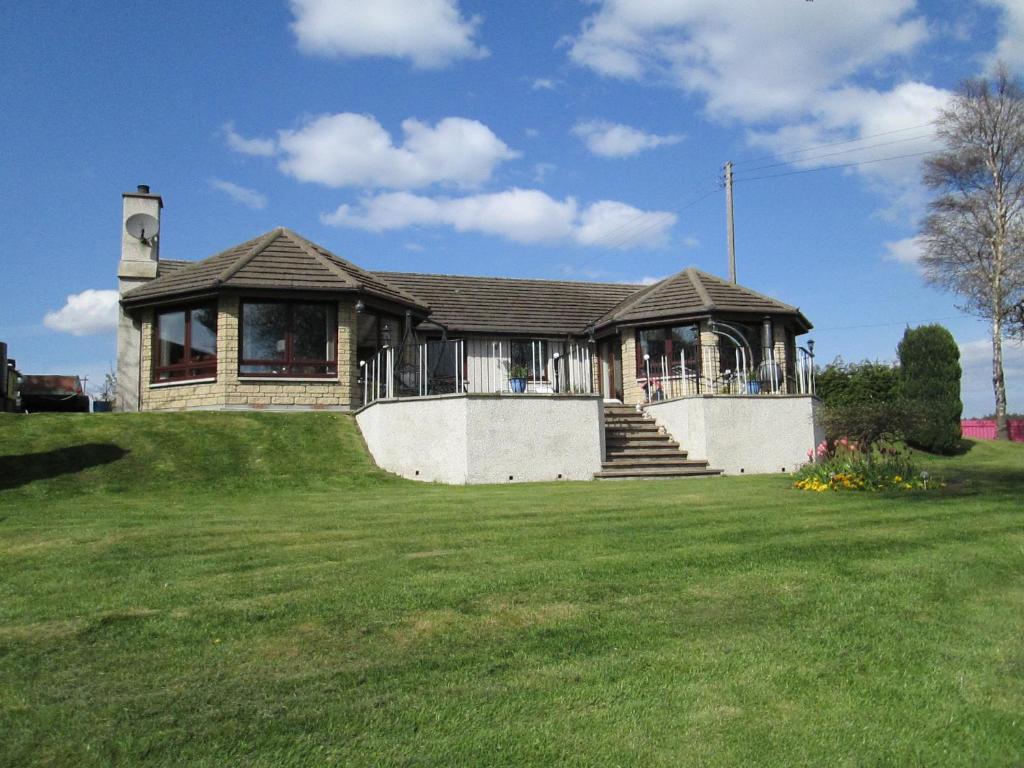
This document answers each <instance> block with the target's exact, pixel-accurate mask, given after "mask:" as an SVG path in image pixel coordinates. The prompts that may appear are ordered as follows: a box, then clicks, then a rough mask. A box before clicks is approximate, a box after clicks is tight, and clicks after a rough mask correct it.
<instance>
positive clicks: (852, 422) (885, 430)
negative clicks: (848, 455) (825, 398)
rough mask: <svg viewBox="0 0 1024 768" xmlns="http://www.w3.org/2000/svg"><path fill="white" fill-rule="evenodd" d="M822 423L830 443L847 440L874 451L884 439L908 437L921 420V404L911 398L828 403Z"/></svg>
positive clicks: (895, 439) (824, 409)
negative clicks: (872, 401)
mask: <svg viewBox="0 0 1024 768" xmlns="http://www.w3.org/2000/svg"><path fill="white" fill-rule="evenodd" d="M820 419H821V426H822V428H823V429H824V430H825V437H826V438H827V439H828V441H829V442H830V443H834V442H836V441H838V440H841V439H848V440H850V441H852V442H854V443H856V444H857V445H861V446H864V448H865V450H871V449H872V448H874V447H875V446H876V445H878V444H879V443H880V442H881V441H883V440H888V441H899V440H905V439H906V437H907V435H909V434H911V433H913V432H914V431H915V430H916V429H917V428H918V426H919V424H920V423H921V421H922V419H923V416H922V414H921V409H920V407H919V406H918V405H917V404H916V403H914V402H910V401H905V400H899V399H893V400H890V401H888V402H881V403H867V404H855V405H826V406H825V407H824V408H822V410H821V416H820Z"/></svg>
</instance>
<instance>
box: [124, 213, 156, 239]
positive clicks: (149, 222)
mask: <svg viewBox="0 0 1024 768" xmlns="http://www.w3.org/2000/svg"><path fill="white" fill-rule="evenodd" d="M124 228H125V231H127V232H128V234H129V235H131V236H132V237H134V238H135V239H136V240H141V241H142V242H143V243H146V244H147V245H148V244H149V241H150V240H151V239H152V238H154V237H156V234H157V232H159V231H160V222H159V221H157V220H156V217H154V216H150V215H149V214H148V213H133V214H132V215H131V216H129V217H128V221H126V222H125V223H124Z"/></svg>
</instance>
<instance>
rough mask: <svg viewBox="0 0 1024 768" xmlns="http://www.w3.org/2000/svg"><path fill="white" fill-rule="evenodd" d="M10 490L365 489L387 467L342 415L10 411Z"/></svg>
mask: <svg viewBox="0 0 1024 768" xmlns="http://www.w3.org/2000/svg"><path fill="white" fill-rule="evenodd" d="M0 435H2V439H0V490H10V489H14V488H17V489H20V490H21V491H22V492H24V493H28V494H31V495H46V494H51V493H58V492H59V493H77V492H82V493H97V492H100V493H110V492H114V493H119V492H125V491H133V492H134V491H145V490H149V489H155V488H161V487H166V488H176V489H181V490H185V489H187V488H189V487H201V488H203V489H207V488H209V489H216V488H218V487H237V486H239V485H243V486H263V485H268V484H273V485H275V486H303V487H308V486H310V485H318V484H322V483H325V482H329V483H332V484H334V483H342V484H347V485H356V486H365V485H372V484H377V483H386V482H395V480H394V479H393V478H391V477H390V476H389V475H387V474H385V473H384V472H382V471H381V470H379V469H377V468H376V467H375V466H374V464H373V461H372V459H371V458H370V456H369V453H368V452H367V450H366V447H365V445H364V444H363V442H362V438H361V436H360V435H359V431H358V429H357V428H356V424H355V421H354V419H353V418H352V417H351V416H348V415H345V414H338V413H251V412H250V413H216V412H200V413H173V414H172V413H152V414H112V415H91V414H33V415H28V416H26V415H10V414H0Z"/></svg>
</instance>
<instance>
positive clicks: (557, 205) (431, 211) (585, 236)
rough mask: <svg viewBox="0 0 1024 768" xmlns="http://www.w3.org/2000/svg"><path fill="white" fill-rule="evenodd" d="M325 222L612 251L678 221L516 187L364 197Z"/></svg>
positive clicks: (648, 241)
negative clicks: (434, 229)
mask: <svg viewBox="0 0 1024 768" xmlns="http://www.w3.org/2000/svg"><path fill="white" fill-rule="evenodd" d="M320 220H321V221H322V222H323V223H324V224H329V225H332V226H339V227H355V228H358V229H365V230H369V231H371V232H383V231H386V230H392V229H403V228H405V227H411V226H449V227H452V228H453V229H454V230H455V231H457V232H480V233H484V234H489V235H497V236H499V237H504V238H506V239H508V240H513V241H515V242H519V243H539V242H575V243H578V244H580V245H592V246H602V247H610V248H632V247H636V246H655V245H659V244H661V243H662V242H664V239H665V235H666V233H667V232H668V230H669V229H671V228H672V226H673V225H674V224H675V222H676V217H675V215H674V214H672V213H668V212H665V211H642V210H640V209H638V208H634V207H633V206H630V205H626V204H625V203H619V202H615V201H611V200H602V201H599V202H596V203H593V204H592V205H589V206H587V207H585V208H580V206H579V205H578V204H577V202H576V201H575V200H574V199H573V198H571V197H569V198H566V199H565V200H555V199H554V198H552V197H550V196H548V195H547V194H545V193H544V192H541V191H539V190H533V189H517V188H513V189H510V190H507V191H505V192H497V193H491V194H479V195H469V196H466V197H460V198H448V197H438V198H429V197H424V196H420V195H414V194H411V193H408V192H391V193H384V194H379V195H376V196H371V197H364V198H363V199H362V200H361V201H360V204H359V206H358V207H353V206H350V205H341V206H339V207H338V208H337V210H335V211H334V212H333V213H329V214H323V215H321V217H320Z"/></svg>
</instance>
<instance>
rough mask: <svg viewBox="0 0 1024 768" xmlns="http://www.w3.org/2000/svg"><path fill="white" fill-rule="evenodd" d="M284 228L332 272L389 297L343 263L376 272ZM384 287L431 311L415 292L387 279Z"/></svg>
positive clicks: (362, 271)
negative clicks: (352, 273)
mask: <svg viewBox="0 0 1024 768" xmlns="http://www.w3.org/2000/svg"><path fill="white" fill-rule="evenodd" d="M282 229H283V230H284V231H285V232H287V233H288V234H289V235H290V236H292V237H294V238H295V240H296V242H297V243H298V245H299V247H300V248H302V249H303V251H305V252H306V253H310V252H312V255H313V256H315V257H316V258H317V260H318V261H320V263H321V264H324V265H326V266H327V267H328V268H329V269H330V270H331V271H332V272H334V273H335V274H337V275H339V276H340V277H341V278H342V279H343V280H345V281H347V282H354V283H355V286H356V288H357V289H359V290H362V291H365V292H367V293H372V294H374V295H377V296H382V295H383V296H385V298H386V297H387V296H386V294H383V293H382V292H381V290H380V288H377V287H374V286H372V285H367V283H366V281H365V280H363V279H362V278H358V279H357V278H356V277H355V276H353V275H351V274H349V273H348V272H346V271H345V269H344V268H343V267H342V266H341V264H346V265H347V266H348V267H350V268H351V269H352V270H353V271H354V272H355V273H356V275H368V276H370V277H374V273H373V272H372V271H370V270H368V269H364V268H363V267H360V266H359V265H358V264H355V263H354V262H351V261H349V260H348V259H345V258H342V257H341V256H338V255H337V254H336V253H334V252H333V251H329V250H327V249H326V248H324V247H323V246H321V245H318V244H316V243H314V242H313V241H312V240H308V239H307V238H305V237H303V236H302V235H300V234H299V233H298V232H295V231H293V230H291V229H288V228H287V227H282ZM339 262H340V263H339ZM384 287H385V288H387V290H389V291H392V292H394V293H395V295H397V296H400V297H402V298H404V299H405V300H406V301H411V302H413V303H414V304H416V305H417V306H420V307H422V308H424V309H426V310H428V311H429V309H430V305H429V304H427V303H426V302H424V301H423V299H421V298H419V297H418V296H415V295H414V294H411V293H409V292H408V291H405V290H402V289H401V288H396V287H395V286H393V285H391V284H390V283H388V282H387V281H386V280H385V281H384Z"/></svg>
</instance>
